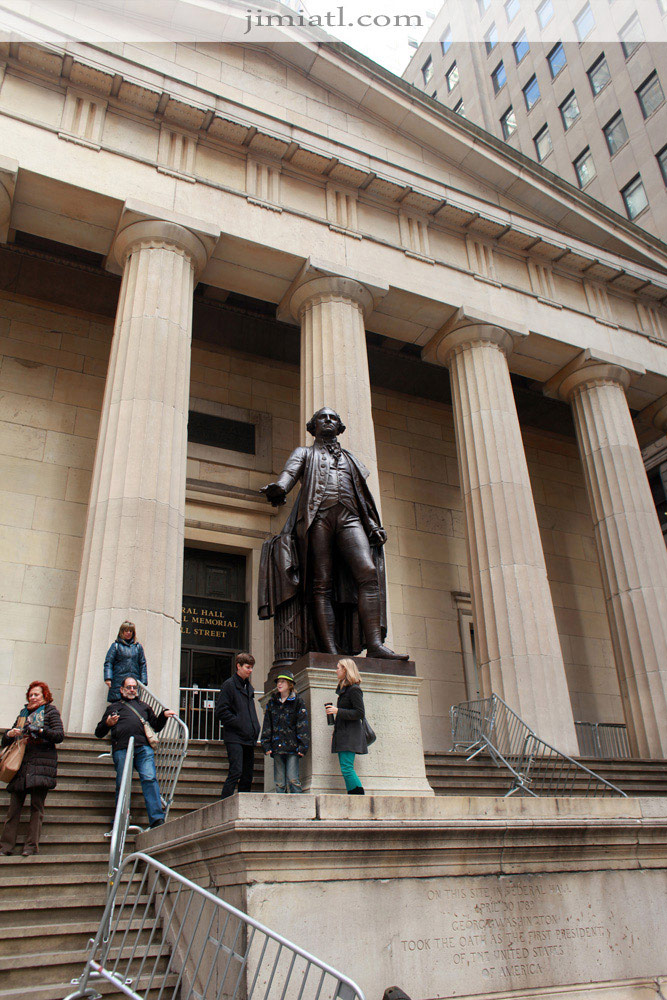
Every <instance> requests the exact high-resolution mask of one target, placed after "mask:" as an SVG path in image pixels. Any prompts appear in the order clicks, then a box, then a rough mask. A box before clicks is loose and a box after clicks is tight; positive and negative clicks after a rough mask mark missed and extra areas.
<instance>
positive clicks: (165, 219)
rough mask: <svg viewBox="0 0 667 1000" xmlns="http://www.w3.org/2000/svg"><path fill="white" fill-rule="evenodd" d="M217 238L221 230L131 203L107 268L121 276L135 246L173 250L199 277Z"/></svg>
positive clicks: (119, 226)
mask: <svg viewBox="0 0 667 1000" xmlns="http://www.w3.org/2000/svg"><path fill="white" fill-rule="evenodd" d="M219 236H220V227H219V226H214V225H210V224H209V223H207V222H203V221H202V220H201V219H192V218H190V217H189V216H186V215H180V214H179V213H176V212H166V211H163V210H162V209H160V208H157V207H156V206H154V205H147V204H144V203H143V202H139V201H134V200H130V201H127V202H126V203H125V207H124V209H123V213H122V215H121V218H120V222H119V224H118V228H117V230H116V234H115V236H114V238H113V241H112V244H111V249H110V251H109V256H108V259H107V266H108V267H109V270H112V271H116V273H121V272H122V270H123V268H124V267H125V261H126V260H127V258H128V256H129V254H130V253H131V252H132V251H133V249H134V248H135V247H136V246H137V245H141V244H144V243H145V244H146V245H148V246H150V245H154V246H174V247H177V248H178V249H179V250H182V251H183V252H184V253H185V254H187V256H188V257H189V258H190V259H191V261H192V264H193V266H194V269H195V275H196V276H199V275H200V274H201V272H202V271H203V269H204V267H205V266H206V264H207V263H208V260H209V257H210V256H211V254H212V253H213V250H214V249H215V245H216V243H217V242H218V239H219Z"/></svg>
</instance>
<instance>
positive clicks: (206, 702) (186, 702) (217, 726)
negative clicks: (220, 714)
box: [180, 687, 222, 740]
mask: <svg viewBox="0 0 667 1000" xmlns="http://www.w3.org/2000/svg"><path fill="white" fill-rule="evenodd" d="M219 693H220V688H200V687H191V688H181V707H180V713H181V716H182V718H183V719H185V721H186V722H187V724H188V727H189V730H190V738H191V739H193V740H222V725H221V723H219V722H216V720H215V714H214V711H215V700H216V698H217V697H218V694H219Z"/></svg>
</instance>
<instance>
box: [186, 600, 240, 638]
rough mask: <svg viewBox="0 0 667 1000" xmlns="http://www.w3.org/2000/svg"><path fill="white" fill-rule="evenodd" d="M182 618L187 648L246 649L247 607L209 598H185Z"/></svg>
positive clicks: (233, 602)
mask: <svg viewBox="0 0 667 1000" xmlns="http://www.w3.org/2000/svg"><path fill="white" fill-rule="evenodd" d="M181 615H182V617H181V635H182V637H183V639H182V642H183V645H184V646H217V647H220V648H223V649H243V647H244V645H245V616H246V608H245V605H244V604H237V603H236V602H235V601H216V600H213V599H207V598H206V597H184V598H183V609H182V612H181Z"/></svg>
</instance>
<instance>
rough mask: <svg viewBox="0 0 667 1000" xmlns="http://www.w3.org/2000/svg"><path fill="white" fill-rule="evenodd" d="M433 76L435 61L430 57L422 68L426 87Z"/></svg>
mask: <svg viewBox="0 0 667 1000" xmlns="http://www.w3.org/2000/svg"><path fill="white" fill-rule="evenodd" d="M432 76H433V60H432V59H431V57H430V56H429V57H428V59H427V60H426V62H425V63H424V65H423V66H422V78H423V80H424V86H426V85H427V84H428V83H429V82H430V80H431V77H432Z"/></svg>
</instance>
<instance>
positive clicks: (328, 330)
mask: <svg viewBox="0 0 667 1000" xmlns="http://www.w3.org/2000/svg"><path fill="white" fill-rule="evenodd" d="M386 291H387V288H386V286H379V285H378V284H371V283H370V282H369V283H367V282H364V281H360V280H357V279H356V278H353V277H347V276H342V275H336V274H323V273H322V271H321V270H320V269H319V268H318V267H317V266H316V265H313V264H310V263H309V264H308V265H306V267H305V268H304V270H303V271H302V273H301V275H299V277H298V278H297V280H296V281H295V282H294V283H293V285H292V287H291V288H290V290H289V291H288V293H287V295H286V296H285V299H284V300H283V303H284V305H283V306H281V309H283V312H289V313H290V314H291V315H292V317H293V318H294V319H296V320H298V321H299V323H300V325H301V430H302V434H303V435H304V437H303V440H304V442H305V441H306V430H305V426H306V422H307V421H308V420H309V419H310V417H311V416H312V415H313V413H314V412H315V411H316V410H318V409H319V408H320V407H321V406H325V405H326V406H331V407H333V408H334V409H335V410H336V411H337V412H338V413H340V415H341V417H342V419H343V423H344V424H345V425H346V427H347V430H346V431H345V435H344V437H343V442H342V443H343V445H344V447H345V448H347V449H348V450H349V451H351V452H352V453H353V454H354V455H355V456H356V457H357V458H359V459H361V461H362V462H363V463H364V465H365V466H366V467H367V469H368V470H369V472H370V477H369V480H368V484H369V486H370V489H371V492H372V494H373V496H374V497H375V500H376V503H377V504H378V508H379V506H380V484H379V480H378V467H377V450H376V447H375V431H374V428H373V414H372V409H371V385H370V376H369V373H368V353H367V350H366V328H365V323H364V321H365V319H366V318H367V317H368V316H369V315H370V313H371V312H372V310H373V306H374V302H376V301H377V300H378V299H379V298H380V297H381V296H382V295H383V294H384V293H385V292H386Z"/></svg>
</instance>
